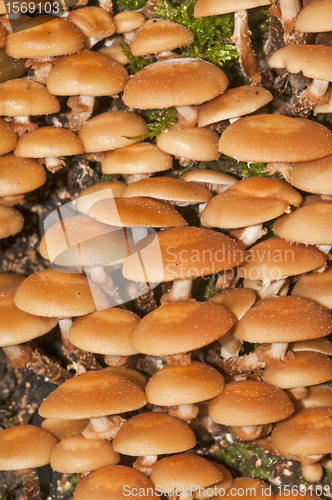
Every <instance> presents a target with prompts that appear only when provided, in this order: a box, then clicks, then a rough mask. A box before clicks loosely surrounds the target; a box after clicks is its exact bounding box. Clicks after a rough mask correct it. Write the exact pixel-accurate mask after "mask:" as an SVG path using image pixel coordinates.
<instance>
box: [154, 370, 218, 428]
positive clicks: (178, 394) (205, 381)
mask: <svg viewBox="0 0 332 500" xmlns="http://www.w3.org/2000/svg"><path fill="white" fill-rule="evenodd" d="M224 385H225V382H224V379H223V376H222V375H221V374H220V373H219V372H218V371H217V370H216V369H215V368H212V366H209V365H207V364H204V363H197V362H192V363H191V364H190V365H185V366H165V367H164V368H162V369H161V370H159V371H158V372H157V373H155V374H154V375H153V376H152V377H151V378H150V380H149V382H148V384H147V386H146V389H145V393H146V395H147V398H148V401H149V403H150V404H152V405H155V406H170V409H169V414H170V415H172V416H173V417H177V418H181V419H182V420H190V419H193V418H195V417H196V416H197V415H198V411H199V407H198V404H197V403H201V402H202V401H207V400H208V399H212V398H215V397H216V396H218V395H219V394H220V393H221V392H222V391H223V389H224Z"/></svg>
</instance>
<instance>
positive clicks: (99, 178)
mask: <svg viewBox="0 0 332 500" xmlns="http://www.w3.org/2000/svg"><path fill="white" fill-rule="evenodd" d="M112 179H113V174H101V175H99V174H98V173H97V172H94V174H93V183H94V184H100V183H101V182H109V181H111V180H112Z"/></svg>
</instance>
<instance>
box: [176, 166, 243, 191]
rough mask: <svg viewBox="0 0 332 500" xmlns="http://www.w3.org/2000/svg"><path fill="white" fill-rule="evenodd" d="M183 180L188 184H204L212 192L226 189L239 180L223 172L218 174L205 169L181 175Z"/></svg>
mask: <svg viewBox="0 0 332 500" xmlns="http://www.w3.org/2000/svg"><path fill="white" fill-rule="evenodd" d="M181 179H183V180H185V181H187V182H197V183H198V184H203V186H205V187H207V188H208V189H209V190H210V191H216V190H217V188H220V187H225V189H226V188H228V187H230V186H232V185H233V184H235V183H236V182H237V179H236V178H235V177H232V176H231V175H228V174H224V173H223V172H216V171H215V170H207V169H205V168H200V169H197V170H188V171H187V172H185V173H184V174H181Z"/></svg>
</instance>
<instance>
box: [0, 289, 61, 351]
mask: <svg viewBox="0 0 332 500" xmlns="http://www.w3.org/2000/svg"><path fill="white" fill-rule="evenodd" d="M15 293H16V290H15V289H11V290H4V291H2V292H0V314H1V324H0V345H1V347H4V346H11V345H17V344H22V343H23V342H28V341H29V340H32V339H35V338H37V337H40V336H41V335H44V334H45V333H47V332H49V331H50V330H52V328H54V327H56V325H57V320H56V319H54V318H43V317H40V316H34V315H32V314H27V313H26V312H24V311H21V310H20V309H18V308H17V307H16V306H15V304H14V295H15Z"/></svg>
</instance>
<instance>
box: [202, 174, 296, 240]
mask: <svg viewBox="0 0 332 500" xmlns="http://www.w3.org/2000/svg"><path fill="white" fill-rule="evenodd" d="M301 201H302V196H301V195H300V194H299V193H298V192H297V191H296V190H295V189H293V188H291V187H290V186H289V184H287V183H286V182H285V181H281V180H279V179H270V178H266V177H250V178H247V179H243V180H241V181H239V182H237V183H236V184H233V185H232V186H231V187H230V188H229V189H227V191H224V192H223V193H221V194H218V195H217V196H215V197H214V198H212V200H210V201H209V202H208V204H207V205H206V207H205V209H204V210H203V212H202V214H201V222H202V224H203V225H204V226H208V227H219V228H222V229H223V228H231V229H233V231H231V233H230V236H233V237H234V238H235V239H236V240H238V241H239V242H240V243H242V244H243V245H244V246H245V247H247V246H250V245H252V244H253V243H254V242H255V241H256V240H257V239H259V238H261V237H262V236H263V235H264V234H265V233H266V230H265V229H264V228H263V223H264V222H266V221H268V220H271V219H274V218H275V217H277V216H278V215H281V214H283V213H284V212H287V211H288V210H289V205H295V206H298V205H299V204H300V203H301ZM234 229H235V230H234Z"/></svg>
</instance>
